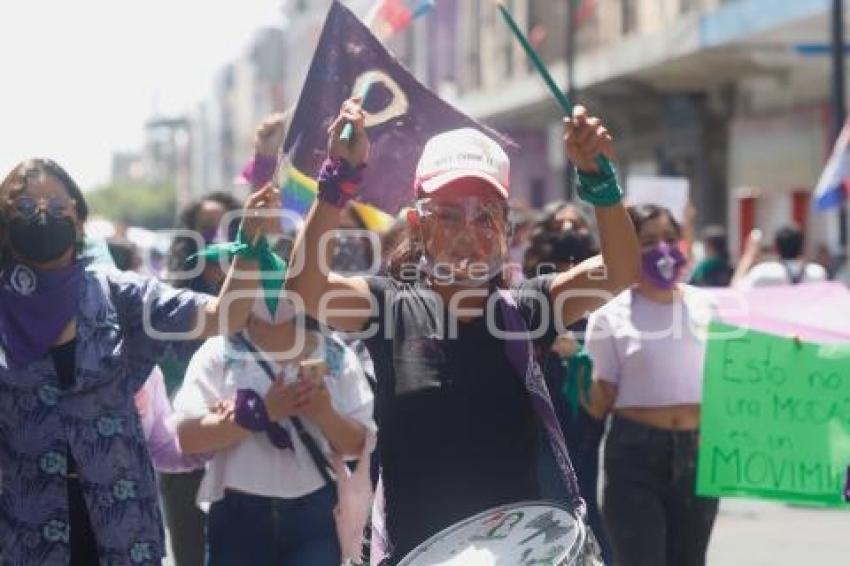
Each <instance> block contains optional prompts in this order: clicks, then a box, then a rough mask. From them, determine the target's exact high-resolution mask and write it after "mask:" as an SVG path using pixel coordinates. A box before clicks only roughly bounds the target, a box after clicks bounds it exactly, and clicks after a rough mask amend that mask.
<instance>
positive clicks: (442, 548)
mask: <svg viewBox="0 0 850 566" xmlns="http://www.w3.org/2000/svg"><path fill="white" fill-rule="evenodd" d="M588 536H590V537H591V538H592V535H589V533H588V530H587V527H586V526H585V525H584V523H583V522H582V521H579V520H578V519H576V517H575V516H574V515H573V514H572V513H571V512H570V511H569V510H568V509H567V508H566V507H561V506H559V505H555V504H552V503H548V502H545V503H544V502H527V503H515V504H511V505H504V506H501V507H497V508H495V509H491V510H489V511H485V512H484V513H481V514H479V515H476V516H474V517H472V518H470V519H466V520H465V521H462V522H460V523H458V524H456V525H453V526H451V527H449V528H447V529H445V530H444V531H442V532H440V533H438V534H436V535H434V536H433V537H431V538H430V539H428V540H427V541H425V542H424V543H422V544H420V545H419V546H418V547H416V549H414V550H413V552H411V553H410V554H408V555H407V556H406V557H405V558H404V559H403V560H402V561H401V562H400V563H399V566H544V565H545V566H578V565H583V564H601V561H599V560H598V554H597V553H596V552H592V554H594V556H584V555H585V554H586V553H587V552H588V548H590V549H595V548H596V544H595V541H588ZM588 542H592V544H590V545H587V544H586V543H588Z"/></svg>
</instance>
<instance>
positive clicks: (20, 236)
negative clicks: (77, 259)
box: [9, 214, 77, 263]
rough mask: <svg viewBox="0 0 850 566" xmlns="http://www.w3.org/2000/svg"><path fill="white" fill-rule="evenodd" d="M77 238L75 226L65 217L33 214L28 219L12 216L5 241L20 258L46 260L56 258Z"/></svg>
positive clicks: (35, 260)
mask: <svg viewBox="0 0 850 566" xmlns="http://www.w3.org/2000/svg"><path fill="white" fill-rule="evenodd" d="M76 239H77V229H76V227H75V226H74V223H73V222H72V221H71V219H70V218H68V217H63V218H54V217H52V216H48V215H46V214H37V215H36V216H35V217H34V218H32V219H31V220H25V219H23V218H20V217H18V218H14V219H12V221H11V222H10V223H9V243H10V244H12V248H13V249H14V250H15V252H16V253H17V254H18V255H19V256H21V258H22V259H25V260H28V261H32V262H35V263H46V262H48V261H53V260H54V259H57V258H58V257H60V256H61V255H62V254H64V253H65V252H66V251H68V248H70V247H71V246H73V245H74V242H75V241H76Z"/></svg>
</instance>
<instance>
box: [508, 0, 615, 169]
mask: <svg viewBox="0 0 850 566" xmlns="http://www.w3.org/2000/svg"><path fill="white" fill-rule="evenodd" d="M494 1H495V2H496V5H497V6H498V8H499V12H501V13H502V17H503V18H504V19H505V23H507V24H508V27H509V28H510V29H511V31H512V32H513V34H514V37H516V39H517V41H519V43H520V45H521V46H522V48H523V50H524V51H525V54H526V55H528V58H529V59H530V60H531V64H532V65H534V68H535V69H537V73H538V74H539V75H540V76H541V77H542V78H543V82H545V83H546V86H547V87H549V91H550V92H551V93H552V96H554V97H555V100H557V101H558V104H559V105H560V106H561V110H562V111H563V112H564V114H566V115H567V116H572V115H573V103H572V102H571V101H570V99H569V97H568V96H567V95H566V93H565V92H564V91H563V90H561V89H560V88H559V87H558V85H557V84H556V83H555V80H554V79H553V78H552V74H551V73H549V69H548V68H546V63H544V62H543V59H541V58H540V55H539V54H538V53H537V51H535V49H534V47H533V46H532V45H531V42H529V41H528V38H527V37H525V34H524V33H522V30H521V29H519V25H517V23H516V20H514V17H513V16H512V15H511V12H510V11H509V10H508V9H507V8H506V7H505V5H504V3H503V2H502V0H494ZM569 1H571V0H569ZM596 164H597V165H599V171H600V172H602V173H611V174H613V169H612V168H611V162H610V161H608V158H607V157H605V156H604V155H598V156H596Z"/></svg>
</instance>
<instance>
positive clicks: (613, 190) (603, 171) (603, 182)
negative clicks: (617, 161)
mask: <svg viewBox="0 0 850 566" xmlns="http://www.w3.org/2000/svg"><path fill="white" fill-rule="evenodd" d="M606 165H607V167H601V168H600V169H599V172H598V173H584V172H582V171H578V196H579V197H581V199H582V200H583V201H585V202H589V203H590V204H592V205H593V206H600V207H607V206H614V205H615V204H619V203H620V202H621V201H622V200H623V189H621V188H620V184H619V183H618V182H617V171H616V170H615V169H614V166H613V165H611V164H610V163H607V160H606Z"/></svg>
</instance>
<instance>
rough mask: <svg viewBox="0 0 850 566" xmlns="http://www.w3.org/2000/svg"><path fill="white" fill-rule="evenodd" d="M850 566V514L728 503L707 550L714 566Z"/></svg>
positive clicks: (763, 504)
mask: <svg viewBox="0 0 850 566" xmlns="http://www.w3.org/2000/svg"><path fill="white" fill-rule="evenodd" d="M848 563H850V509H848V510H847V511H836V510H824V509H816V508H803V507H791V506H788V505H783V504H778V503H762V502H757V501H750V500H744V499H726V500H724V501H723V503H722V504H721V507H720V516H719V517H718V520H717V524H716V526H715V528H714V534H713V535H712V539H711V544H710V546H709V549H708V565H709V566H796V565H799V564H823V565H829V566H832V565H839V564H848Z"/></svg>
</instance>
